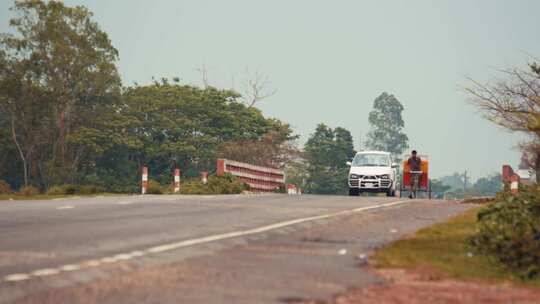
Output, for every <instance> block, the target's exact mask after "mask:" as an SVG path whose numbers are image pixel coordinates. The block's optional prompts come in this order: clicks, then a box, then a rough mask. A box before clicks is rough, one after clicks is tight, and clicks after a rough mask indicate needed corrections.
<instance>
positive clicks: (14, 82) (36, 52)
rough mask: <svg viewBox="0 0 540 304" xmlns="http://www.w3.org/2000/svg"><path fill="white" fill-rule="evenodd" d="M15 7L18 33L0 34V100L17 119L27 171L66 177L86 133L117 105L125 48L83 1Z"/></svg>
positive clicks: (16, 135)
mask: <svg viewBox="0 0 540 304" xmlns="http://www.w3.org/2000/svg"><path fill="white" fill-rule="evenodd" d="M12 10H13V11H14V12H15V13H16V14H17V17H16V18H13V19H11V20H10V25H11V26H12V27H13V28H14V30H15V32H16V34H3V35H2V36H1V39H0V49H1V54H0V55H1V57H2V64H3V65H4V69H3V71H5V73H2V75H1V76H0V82H2V84H0V95H1V96H2V97H1V98H0V102H1V104H0V107H2V109H3V111H4V112H5V113H7V116H8V119H9V120H10V121H11V131H12V132H11V133H12V139H13V143H14V145H15V146H16V147H17V150H18V151H19V153H18V154H19V155H20V159H21V161H22V163H23V166H24V171H25V172H24V175H25V176H26V175H27V172H28V171H30V173H31V175H33V176H37V175H41V176H43V175H47V173H44V172H48V174H49V175H50V174H53V175H58V174H59V176H55V177H51V178H52V179H53V180H54V179H60V180H62V181H66V179H71V178H73V176H74V173H75V172H76V171H77V169H78V167H79V165H80V163H81V160H83V158H84V157H83V156H84V155H85V154H86V153H87V151H88V142H87V141H81V140H80V139H81V133H83V134H87V132H88V130H89V129H90V130H91V129H93V127H94V126H95V125H96V124H100V123H99V122H96V120H99V119H100V117H102V115H101V114H102V113H106V112H107V111H114V108H112V109H111V108H110V107H109V106H110V104H111V102H112V101H114V100H115V99H114V98H113V96H118V94H119V93H120V77H119V75H118V72H117V69H116V61H117V59H118V52H117V51H116V49H115V48H114V47H113V46H112V45H111V42H110V40H109V38H108V36H107V34H106V33H105V32H103V31H102V30H101V29H100V28H99V26H98V24H97V23H96V22H94V21H92V19H91V17H92V13H91V12H90V11H88V9H86V8H85V7H83V6H77V7H68V6H65V5H64V4H63V3H62V2H60V1H41V0H22V1H15V4H14V6H13V8H12ZM6 71H7V72H6ZM42 146H44V147H46V148H41V147H42ZM25 180H26V178H25ZM25 183H27V182H26V181H25Z"/></svg>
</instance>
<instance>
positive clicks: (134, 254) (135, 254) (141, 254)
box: [130, 251, 144, 258]
mask: <svg viewBox="0 0 540 304" xmlns="http://www.w3.org/2000/svg"><path fill="white" fill-rule="evenodd" d="M130 254H131V256H132V257H135V258H136V257H141V256H143V255H144V252H142V251H133V252H132V253H130Z"/></svg>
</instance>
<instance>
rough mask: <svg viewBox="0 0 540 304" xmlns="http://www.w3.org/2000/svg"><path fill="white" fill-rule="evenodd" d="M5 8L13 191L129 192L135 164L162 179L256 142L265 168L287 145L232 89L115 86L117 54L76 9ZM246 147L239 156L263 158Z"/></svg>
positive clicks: (4, 68) (3, 164)
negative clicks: (80, 187)
mask: <svg viewBox="0 0 540 304" xmlns="http://www.w3.org/2000/svg"><path fill="white" fill-rule="evenodd" d="M12 10H13V11H14V12H15V14H16V17H15V18H13V19H12V20H11V21H10V25H11V26H12V27H13V29H14V31H13V32H14V33H13V34H2V35H1V37H0V179H4V180H6V181H7V182H9V183H10V184H11V186H12V187H15V188H18V187H20V186H24V185H34V186H38V187H39V188H41V189H48V188H50V187H51V186H53V185H58V184H65V183H75V184H93V185H99V186H102V187H104V188H105V189H107V190H108V191H119V192H126V191H136V189H137V185H138V181H139V178H140V176H139V173H138V172H139V170H140V167H141V166H142V165H146V166H148V167H149V168H150V174H151V175H152V178H154V179H156V180H158V181H159V182H162V183H168V182H170V179H171V178H172V175H171V170H172V169H174V168H175V167H180V168H181V169H182V172H183V175H184V176H187V177H190V176H191V177H194V176H197V175H198V173H199V171H200V170H206V171H212V170H213V169H214V168H215V158H216V157H217V156H218V155H219V153H224V154H226V153H225V152H224V151H226V152H227V153H231V154H233V155H234V153H233V152H234V151H232V150H233V149H232V148H231V147H234V146H235V145H238V144H242V145H248V146H249V145H251V146H256V145H259V147H258V148H257V149H254V150H253V151H251V150H250V151H251V152H253V153H259V152H260V151H264V152H266V153H265V154H264V157H268V159H267V160H268V162H265V163H263V165H264V164H270V163H272V164H275V165H278V164H280V162H284V161H286V158H285V156H284V154H286V153H288V152H289V150H287V149H291V151H292V150H293V149H294V146H293V145H292V144H291V142H292V140H294V139H295V136H294V135H293V134H292V130H291V128H290V126H289V125H288V124H285V123H283V122H281V121H279V120H277V119H271V118H266V117H264V116H263V114H262V113H261V111H260V110H258V109H257V108H255V107H253V106H249V105H245V104H244V103H243V102H242V99H241V96H240V94H238V93H236V92H234V91H231V90H220V89H217V88H214V87H211V86H205V87H204V88H198V87H194V86H189V85H183V84H180V83H179V81H178V79H177V78H174V79H173V80H172V81H169V80H168V79H162V80H161V81H154V83H151V84H149V85H135V86H131V87H122V86H121V80H120V76H119V74H118V71H117V67H116V64H117V61H118V59H119V54H118V51H117V50H116V49H115V48H114V47H113V45H112V43H111V41H110V40H109V38H108V36H107V34H106V33H105V32H104V31H102V30H101V29H100V27H99V25H98V24H97V23H96V22H95V21H93V19H92V13H91V12H90V11H88V9H86V8H85V7H83V6H76V7H68V6H66V5H65V4H63V3H62V2H60V1H40V0H26V1H16V2H15V4H14V6H13V8H12ZM226 147H228V149H226ZM262 147H266V148H267V149H262ZM250 151H247V152H244V154H243V155H242V157H243V158H242V159H239V160H248V161H253V162H262V161H263V160H264V159H261V158H259V159H256V158H255V157H254V156H253V155H252V154H251V155H250Z"/></svg>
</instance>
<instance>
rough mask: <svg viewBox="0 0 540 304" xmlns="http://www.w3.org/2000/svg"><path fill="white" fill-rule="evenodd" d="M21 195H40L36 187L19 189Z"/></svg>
mask: <svg viewBox="0 0 540 304" xmlns="http://www.w3.org/2000/svg"><path fill="white" fill-rule="evenodd" d="M19 194H20V195H24V196H32V195H38V194H39V189H38V188H36V187H34V186H27V187H22V188H21V189H19Z"/></svg>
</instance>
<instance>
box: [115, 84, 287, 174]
mask: <svg viewBox="0 0 540 304" xmlns="http://www.w3.org/2000/svg"><path fill="white" fill-rule="evenodd" d="M239 97H240V96H239V95H238V94H237V93H235V92H233V91H229V90H218V89H216V88H213V87H211V86H208V87H207V88H204V89H200V88H197V87H193V86H187V85H180V84H174V83H173V84H171V83H169V81H167V80H162V81H161V82H155V83H154V84H152V85H147V86H135V87H130V88H127V89H126V90H125V92H124V94H123V97H122V100H123V101H122V102H123V104H124V110H123V111H122V113H123V115H124V116H125V117H129V118H130V119H132V120H133V121H135V124H134V127H133V129H132V130H131V131H130V132H131V133H132V135H133V136H134V137H135V138H136V139H137V140H138V141H140V142H141V147H140V148H138V149H136V150H134V151H133V152H132V153H131V158H132V159H134V160H136V162H137V164H138V165H143V164H144V165H147V166H149V167H150V172H151V174H155V173H156V172H160V174H162V175H161V176H155V177H154V178H156V179H157V180H158V181H160V182H168V179H169V178H170V172H171V169H172V168H174V167H175V166H178V167H180V168H181V169H182V172H183V174H184V175H187V176H192V177H194V176H197V174H198V173H199V171H202V170H207V171H212V170H213V169H214V168H215V158H216V157H217V156H218V155H219V156H229V157H231V158H235V159H236V160H239V161H251V162H257V163H259V162H258V161H257V160H261V161H264V162H265V163H263V164H266V165H268V164H270V163H271V162H273V161H276V162H277V161H278V158H279V156H280V155H279V153H280V152H283V150H279V151H277V152H276V151H274V152H275V153H274V152H272V151H264V153H265V154H264V155H266V156H269V157H271V159H269V160H263V159H254V158H253V157H251V156H253V155H251V156H250V157H248V158H247V159H244V158H241V157H245V156H246V155H247V154H246V153H247V152H246V153H244V154H241V153H240V154H238V151H237V149H234V151H231V150H233V147H234V148H236V147H238V145H240V144H246V145H248V148H249V149H248V151H252V150H255V151H260V150H261V149H264V148H265V146H264V144H265V143H266V144H271V145H274V147H276V149H278V148H281V146H280V145H281V144H284V143H285V142H286V141H288V140H290V139H292V138H294V136H292V130H291V129H290V127H289V126H288V125H287V124H283V123H282V122H280V121H278V120H276V119H267V118H265V117H264V116H263V115H262V113H261V112H260V110H258V109H257V108H254V107H248V106H246V105H244V104H243V103H242V102H241V101H240V100H239ZM227 147H228V148H230V149H227ZM220 148H221V149H224V150H226V152H229V154H225V155H224V154H219V153H218V151H219V150H220ZM268 148H269V147H268V146H267V147H266V149H268ZM221 152H223V151H221ZM244 152H245V151H244ZM248 154H249V153H248ZM231 155H232V156H231ZM269 162H270V163H269ZM274 164H276V163H274Z"/></svg>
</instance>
